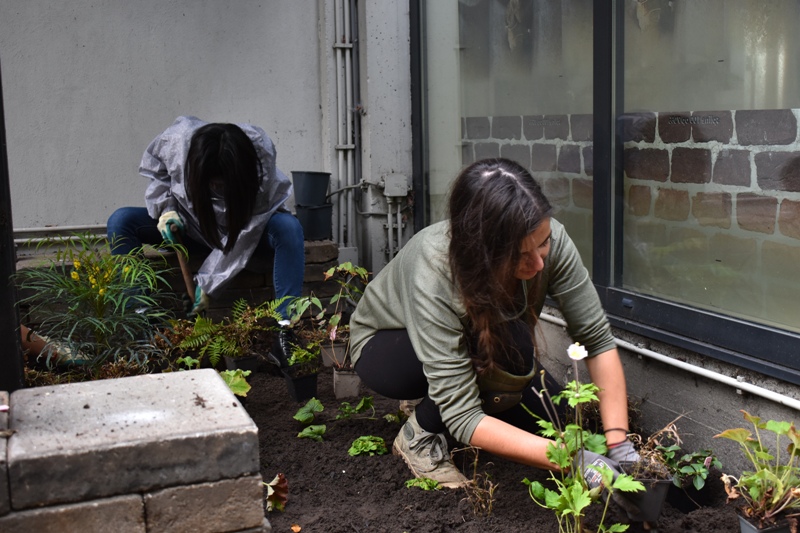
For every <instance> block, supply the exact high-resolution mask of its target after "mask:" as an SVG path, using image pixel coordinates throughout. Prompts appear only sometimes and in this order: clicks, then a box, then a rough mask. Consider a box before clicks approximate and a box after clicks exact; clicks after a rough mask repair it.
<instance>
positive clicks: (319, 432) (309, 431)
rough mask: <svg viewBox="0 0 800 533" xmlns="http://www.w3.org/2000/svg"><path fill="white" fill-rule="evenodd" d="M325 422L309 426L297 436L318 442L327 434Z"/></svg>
mask: <svg viewBox="0 0 800 533" xmlns="http://www.w3.org/2000/svg"><path fill="white" fill-rule="evenodd" d="M326 429H327V428H326V427H325V424H319V425H315V426H308V427H307V428H305V429H304V430H303V431H301V432H300V433H298V434H297V437H298V438H300V439H311V440H315V441H317V442H322V436H323V435H324V434H325V430H326Z"/></svg>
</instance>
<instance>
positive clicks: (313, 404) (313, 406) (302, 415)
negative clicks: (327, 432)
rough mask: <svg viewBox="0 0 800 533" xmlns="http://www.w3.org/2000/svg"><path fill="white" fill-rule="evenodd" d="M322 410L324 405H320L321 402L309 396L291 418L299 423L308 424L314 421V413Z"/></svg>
mask: <svg viewBox="0 0 800 533" xmlns="http://www.w3.org/2000/svg"><path fill="white" fill-rule="evenodd" d="M324 410H325V407H324V406H323V405H322V402H320V401H319V400H317V399H316V398H311V399H310V400H308V401H307V402H306V404H305V405H304V406H303V407H301V408H300V409H298V410H297V412H296V413H295V414H294V417H293V418H294V419H295V420H297V421H298V422H300V423H301V424H310V423H311V422H313V421H314V418H315V416H316V414H317V413H321V412H322V411H324Z"/></svg>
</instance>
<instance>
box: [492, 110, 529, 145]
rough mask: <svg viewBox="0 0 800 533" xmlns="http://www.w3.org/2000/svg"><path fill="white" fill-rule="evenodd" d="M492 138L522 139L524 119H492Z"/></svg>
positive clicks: (517, 117) (518, 117) (516, 117)
mask: <svg viewBox="0 0 800 533" xmlns="http://www.w3.org/2000/svg"><path fill="white" fill-rule="evenodd" d="M492 137H493V138H495V139H515V140H519V139H521V138H522V117H520V116H519V115H517V116H514V117H493V118H492Z"/></svg>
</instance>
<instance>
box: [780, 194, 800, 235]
mask: <svg viewBox="0 0 800 533" xmlns="http://www.w3.org/2000/svg"><path fill="white" fill-rule="evenodd" d="M778 228H780V231H781V233H782V234H783V235H786V236H787V237H792V238H793V239H800V202H797V201H794V200H786V199H784V200H782V201H781V208H780V211H779V213H778Z"/></svg>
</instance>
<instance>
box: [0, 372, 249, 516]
mask: <svg viewBox="0 0 800 533" xmlns="http://www.w3.org/2000/svg"><path fill="white" fill-rule="evenodd" d="M11 403H12V405H13V406H14V407H13V408H12V410H11V416H10V421H9V425H10V427H11V428H12V429H15V430H16V433H15V434H14V435H13V436H12V437H11V438H10V439H9V443H8V472H9V474H8V475H9V488H10V492H11V508H12V509H16V510H20V509H26V508H30V507H38V506H44V505H52V504H55V503H64V502H76V501H85V500H91V499H96V498H101V497H107V496H113V495H120V494H130V493H132V492H145V491H151V490H155V489H159V488H165V487H169V486H175V485H183V484H190V483H201V482H205V481H216V480H220V479H226V478H238V477H241V476H243V475H248V474H255V473H257V472H258V470H259V460H258V428H257V427H256V425H255V423H254V422H253V420H252V419H251V418H250V416H249V415H248V414H247V412H246V411H245V410H244V409H243V408H242V406H241V404H240V403H239V402H238V401H236V399H235V397H234V396H233V394H232V393H231V392H230V390H229V389H228V387H227V386H226V385H225V383H224V382H223V381H222V378H220V377H219V375H218V374H217V373H216V372H215V371H214V370H212V369H203V370H193V371H189V372H175V373H168V374H153V375H144V376H136V377H130V378H122V379H114V380H104V381H94V382H87V383H74V384H69V385H58V386H52V387H38V388H32V389H21V390H18V391H15V392H14V393H12V394H11Z"/></svg>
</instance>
